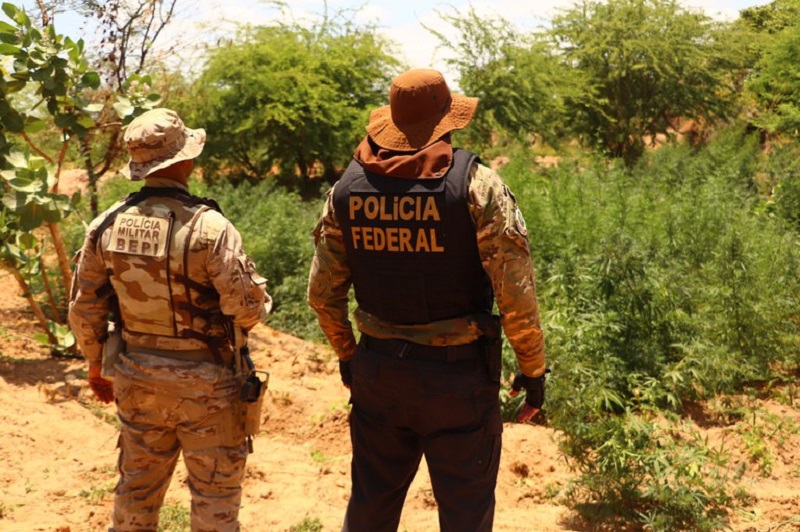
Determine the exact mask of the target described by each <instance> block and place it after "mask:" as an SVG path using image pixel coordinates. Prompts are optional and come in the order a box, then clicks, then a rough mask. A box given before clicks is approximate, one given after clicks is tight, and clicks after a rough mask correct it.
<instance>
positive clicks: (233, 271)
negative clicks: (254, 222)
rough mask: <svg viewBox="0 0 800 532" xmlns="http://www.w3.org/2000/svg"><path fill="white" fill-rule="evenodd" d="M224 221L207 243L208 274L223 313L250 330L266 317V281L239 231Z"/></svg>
mask: <svg viewBox="0 0 800 532" xmlns="http://www.w3.org/2000/svg"><path fill="white" fill-rule="evenodd" d="M212 212H213V211H212ZM223 223H224V226H223V227H222V230H221V231H219V233H218V234H217V235H216V237H215V238H214V241H213V245H211V246H209V256H208V261H207V265H208V275H209V278H210V279H211V283H212V284H213V285H214V288H216V290H217V292H218V293H219V306H220V309H221V310H222V313H223V314H225V315H226V316H233V322H234V323H235V324H236V325H237V326H239V327H241V328H243V329H250V328H252V327H253V326H254V325H256V324H257V323H259V322H262V321H264V320H265V319H266V317H267V313H268V312H269V311H270V309H271V308H272V298H270V296H269V295H268V294H267V280H266V279H265V278H264V277H261V276H260V275H259V274H258V272H256V266H255V263H254V262H253V260H252V259H251V258H250V257H248V256H247V255H246V254H245V252H244V245H243V243H242V237H241V235H240V234H239V231H237V230H236V228H235V227H234V226H233V224H231V223H230V222H229V221H227V220H224V221H223ZM209 225H213V224H209Z"/></svg>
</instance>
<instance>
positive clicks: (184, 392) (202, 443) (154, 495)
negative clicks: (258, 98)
mask: <svg viewBox="0 0 800 532" xmlns="http://www.w3.org/2000/svg"><path fill="white" fill-rule="evenodd" d="M205 139H206V135H205V131H204V130H202V129H189V128H187V127H185V126H184V124H183V122H182V121H181V119H180V118H179V116H178V115H177V114H176V113H175V112H174V111H171V110H169V109H154V110H151V111H148V112H146V113H144V114H143V115H141V116H140V117H138V118H136V119H135V120H134V121H133V122H131V124H130V125H129V126H128V128H127V129H126V131H125V134H124V141H125V143H126V145H127V149H128V152H129V154H130V162H129V163H128V165H127V168H126V173H128V174H129V177H130V178H131V179H132V180H140V179H142V178H146V184H145V186H144V187H142V188H141V189H140V191H139V192H138V193H135V194H131V195H129V196H128V197H127V198H126V199H125V200H124V201H120V202H118V203H117V204H115V205H113V206H112V207H111V208H110V209H108V210H107V211H105V212H104V213H102V214H101V215H100V216H99V217H98V218H96V219H95V220H93V221H92V223H91V225H90V226H89V230H88V233H87V236H86V240H85V242H84V245H83V248H82V249H81V251H80V254H79V258H78V261H77V269H76V270H75V282H74V283H73V286H74V288H73V293H72V297H71V301H70V306H69V322H70V325H71V327H72V330H73V332H74V333H75V336H76V338H77V341H78V344H79V346H80V348H81V350H82V352H83V354H84V356H85V357H86V359H87V360H88V361H89V376H88V379H89V386H90V387H91V389H92V391H93V392H94V394H95V395H96V396H97V398H98V399H100V400H101V401H103V402H106V403H107V402H110V401H112V400H114V399H116V403H117V410H118V414H119V418H120V421H121V423H122V427H121V433H120V438H119V448H120V457H119V473H120V479H119V483H118V484H117V487H116V490H115V497H114V518H113V529H112V530H115V531H116V532H123V531H132V530H152V531H155V530H156V529H157V528H158V514H159V509H160V507H161V505H162V503H163V500H164V495H165V493H166V491H167V487H168V485H169V481H170V478H171V476H172V473H173V471H174V468H175V464H176V462H177V460H178V455H179V454H180V452H181V451H183V458H184V462H185V464H186V468H187V470H188V473H189V489H190V490H191V494H192V509H191V522H192V530H193V531H197V530H214V531H234V530H239V521H238V514H239V505H240V501H241V494H242V489H241V483H242V480H243V478H244V467H245V459H246V457H247V454H248V448H247V443H248V442H247V441H246V437H245V433H244V427H243V419H242V404H241V402H240V400H239V393H240V381H239V380H238V379H237V378H236V377H235V375H234V371H233V370H232V369H231V364H232V358H233V349H232V347H231V343H230V336H231V333H230V331H231V328H232V327H240V328H241V329H244V330H249V329H250V328H252V327H253V326H254V325H256V324H257V323H258V322H260V321H262V320H264V319H265V318H266V315H267V312H268V311H269V308H270V306H271V299H270V297H269V296H268V295H267V293H266V280H265V279H264V278H263V277H260V276H259V275H258V274H257V273H256V270H255V266H254V264H253V261H252V260H250V259H249V258H248V257H247V256H246V255H245V253H244V249H243V247H242V239H241V236H240V235H239V233H238V231H237V230H236V229H235V228H234V227H233V225H232V224H231V223H230V222H229V221H228V220H227V219H225V217H224V216H223V215H222V213H221V212H220V210H219V207H218V205H217V204H216V202H214V201H213V200H208V199H204V198H198V197H196V196H193V195H191V194H189V192H188V188H187V181H188V178H189V174H190V173H191V171H192V167H193V159H194V158H195V157H197V156H198V155H200V152H201V151H202V150H203V145H204V143H205ZM109 315H114V316H115V320H117V321H118V322H119V324H120V325H121V327H122V337H123V339H124V341H125V345H126V349H125V350H124V351H123V353H122V354H121V355H120V357H119V359H118V360H117V363H116V365H115V366H114V378H113V382H112V381H111V380H109V379H107V378H105V376H104V375H103V374H102V372H101V364H102V356H103V355H102V352H103V349H102V348H103V342H104V341H105V340H106V338H107V318H108V316H109Z"/></svg>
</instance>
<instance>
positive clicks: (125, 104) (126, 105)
mask: <svg viewBox="0 0 800 532" xmlns="http://www.w3.org/2000/svg"><path fill="white" fill-rule="evenodd" d="M113 107H114V111H116V112H117V116H119V117H120V118H126V117H128V116H130V115H132V114H133V112H134V111H135V110H136V108H135V107H134V106H133V105H132V104H131V102H130V100H128V99H127V98H122V97H120V99H119V101H117V102H116V103H114V106H113Z"/></svg>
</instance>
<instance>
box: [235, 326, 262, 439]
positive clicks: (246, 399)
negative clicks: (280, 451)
mask: <svg viewBox="0 0 800 532" xmlns="http://www.w3.org/2000/svg"><path fill="white" fill-rule="evenodd" d="M233 329H234V330H233V333H234V334H233V340H234V348H235V350H236V352H235V360H234V371H235V372H236V375H238V376H239V379H240V382H241V385H240V388H239V399H240V400H241V404H242V413H243V418H244V419H243V423H242V424H243V429H244V434H245V436H246V437H247V447H248V450H249V451H250V452H251V453H252V452H253V437H254V436H255V435H256V434H258V431H259V430H261V408H262V407H263V405H264V395H266V392H267V386H268V385H269V372H267V371H257V370H256V367H255V364H254V363H253V359H252V358H251V357H250V348H249V347H248V346H247V333H246V332H245V331H243V330H241V329H239V328H238V327H233Z"/></svg>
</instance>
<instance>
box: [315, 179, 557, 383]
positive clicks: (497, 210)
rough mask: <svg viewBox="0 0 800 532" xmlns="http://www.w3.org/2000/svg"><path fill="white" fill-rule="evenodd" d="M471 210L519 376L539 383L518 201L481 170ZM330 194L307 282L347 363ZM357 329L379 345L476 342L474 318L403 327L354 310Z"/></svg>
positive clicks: (531, 286) (344, 302) (340, 258)
mask: <svg viewBox="0 0 800 532" xmlns="http://www.w3.org/2000/svg"><path fill="white" fill-rule="evenodd" d="M470 174H471V175H470V185H469V209H470V214H471V217H472V219H473V221H474V223H475V231H476V234H477V238H478V251H479V254H480V257H481V262H482V263H483V268H484V270H485V271H486V273H487V274H488V275H489V278H490V280H491V282H492V287H493V289H494V294H495V298H496V299H497V307H498V308H499V310H500V315H501V324H502V326H503V331H504V332H505V334H506V336H507V337H508V340H509V342H510V343H511V346H512V347H513V348H514V352H515V353H516V355H517V360H518V362H519V365H520V369H521V371H522V372H523V373H524V374H525V375H528V376H530V377H537V376H539V375H541V374H542V373H544V370H545V349H544V335H543V333H542V329H541V321H540V317H539V304H538V302H537V299H536V290H535V279H534V270H533V266H532V264H531V257H530V250H529V247H528V231H527V228H526V227H525V221H524V219H523V217H522V213H521V212H520V210H519V208H518V207H517V202H516V199H515V198H514V196H513V195H512V194H511V192H510V191H509V189H508V187H506V185H505V184H503V182H502V181H501V179H500V176H498V175H497V173H495V172H493V171H492V170H491V169H489V168H488V167H486V166H483V165H481V164H476V165H474V166H473V167H472V170H471V172H470ZM332 198H333V190H331V192H330V193H329V195H328V199H327V201H326V203H325V206H324V208H323V211H322V217H321V218H320V221H319V223H318V224H317V226H316V228H315V229H314V239H315V253H314V259H313V262H312V265H311V273H310V275H309V281H308V302H309V305H311V307H312V308H313V309H314V310H315V311H316V313H317V317H318V320H319V324H320V327H321V328H322V331H323V332H324V333H325V336H326V337H327V338H328V341H329V342H330V343H331V345H332V346H333V349H334V350H335V351H336V354H337V355H338V356H339V358H340V359H341V360H349V359H350V357H352V355H353V351H355V346H356V339H355V335H354V333H353V328H352V325H351V323H350V320H349V318H348V291H349V289H350V285H351V278H350V269H349V267H348V265H347V257H346V251H345V244H344V239H343V237H342V230H341V227H340V225H339V222H338V221H337V219H336V213H335V212H334V206H333V200H332ZM354 317H355V321H356V327H357V328H358V330H359V331H361V332H362V333H366V334H369V335H370V336H375V337H378V338H402V339H405V340H408V341H411V342H415V343H420V344H427V345H459V344H464V343H469V342H472V341H474V340H476V339H477V338H478V336H479V335H480V331H479V329H478V325H477V324H476V323H475V321H474V320H473V319H472V318H471V317H470V316H464V317H461V318H455V319H450V320H444V321H439V322H434V323H427V324H424V325H398V324H393V323H388V322H385V321H383V320H380V319H379V318H377V317H376V316H373V315H370V314H368V313H367V312H364V311H363V310H361V309H356V311H355V314H354Z"/></svg>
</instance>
